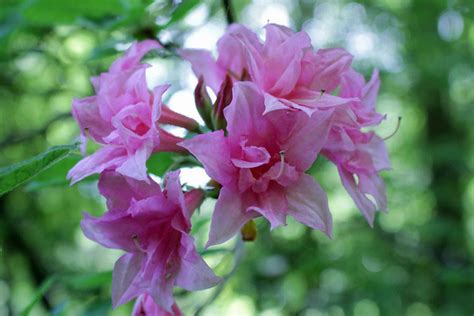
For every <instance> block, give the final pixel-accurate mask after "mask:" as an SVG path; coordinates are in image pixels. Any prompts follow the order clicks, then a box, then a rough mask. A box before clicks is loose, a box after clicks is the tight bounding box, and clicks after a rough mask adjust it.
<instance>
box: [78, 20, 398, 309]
mask: <svg viewBox="0 0 474 316" xmlns="http://www.w3.org/2000/svg"><path fill="white" fill-rule="evenodd" d="M265 30H266V37H265V41H261V40H260V39H259V38H258V36H257V35H256V34H255V33H254V32H252V31H250V30H249V29H247V28H246V27H244V26H242V25H239V24H233V25H231V26H230V27H229V28H228V30H227V32H226V33H225V34H224V35H223V36H222V38H221V39H220V40H219V41H218V43H217V51H218V57H217V59H214V58H213V56H212V55H211V53H210V52H209V51H207V50H195V49H182V50H179V55H180V56H181V57H182V58H183V59H186V60H187V61H189V62H191V65H192V68H193V71H194V73H195V74H196V76H197V77H198V84H197V86H196V89H195V91H194V96H195V106H196V108H197V110H198V112H199V114H200V115H201V117H202V119H203V121H204V122H205V125H206V126H203V127H200V126H199V125H198V123H197V122H196V121H194V120H192V119H190V118H188V117H186V116H184V115H181V114H178V113H175V112H173V111H171V110H170V109H169V108H168V107H167V106H166V105H164V104H163V101H162V100H163V94H164V93H165V91H167V89H168V88H169V86H168V85H166V84H164V85H159V86H156V87H154V88H153V89H152V91H150V90H149V89H148V86H147V82H146V77H145V71H146V69H147V67H150V66H149V65H147V64H144V63H141V60H142V58H143V57H144V55H145V54H146V53H147V52H149V51H150V50H153V49H162V47H161V45H159V44H158V43H157V42H156V41H153V40H146V41H143V42H138V43H134V44H133V45H132V46H131V47H130V48H129V49H128V50H127V52H126V53H125V55H124V56H123V57H120V58H119V59H117V60H116V61H115V62H114V63H113V64H112V66H111V67H110V69H109V70H108V72H106V73H102V74H101V75H100V76H98V77H95V78H92V83H93V86H94V89H95V93H96V94H95V95H94V96H91V97H86V98H83V99H76V100H74V101H73V115H74V118H75V119H76V121H77V122H78V124H79V127H80V129H81V135H82V137H83V138H86V137H87V138H91V139H92V140H94V141H95V142H96V143H98V144H99V145H100V148H99V149H98V150H97V151H96V152H95V153H93V154H92V155H90V156H87V157H85V158H84V159H83V160H81V161H80V162H79V163H78V164H77V165H76V166H75V167H74V168H73V169H71V170H70V172H69V178H70V179H71V180H72V182H77V181H79V180H81V179H83V178H84V177H87V176H88V175H91V174H93V173H100V174H101V175H100V180H99V184H98V186H99V191H100V193H101V194H102V195H103V196H104V197H105V198H106V200H107V208H108V210H107V212H106V213H105V214H103V215H102V216H100V217H97V218H96V217H92V216H90V215H88V214H85V219H84V220H83V221H82V223H81V227H82V229H83V232H84V234H85V235H86V236H87V237H88V238H89V239H92V240H94V241H96V242H97V243H99V244H101V245H103V246H105V247H108V248H114V249H121V250H123V251H124V252H125V254H124V255H123V256H121V257H120V259H118V261H117V262H116V264H115V267H114V272H113V284H112V302H113V306H114V307H116V306H119V305H121V304H124V303H126V302H128V301H130V300H132V299H134V298H137V301H136V303H135V307H134V310H133V315H136V316H138V315H155V316H156V315H166V316H172V315H174V316H179V315H182V312H181V310H180V309H179V308H178V306H177V304H176V302H175V299H174V297H173V288H174V287H175V286H178V287H181V288H183V289H186V290H189V291H195V290H201V289H206V288H209V287H212V286H214V285H216V284H217V283H219V282H220V281H221V278H219V277H217V276H216V275H215V274H214V272H213V271H212V270H211V268H210V267H209V266H208V265H207V264H206V262H205V261H204V260H203V259H202V258H201V256H200V255H199V254H198V252H197V251H196V248H195V245H194V239H193V237H192V236H191V234H190V229H191V217H192V216H193V214H194V210H195V209H196V208H198V207H199V205H200V204H201V203H202V202H203V200H204V199H205V198H216V197H217V202H216V204H215V208H214V210H213V212H212V219H211V224H210V232H209V238H208V241H207V246H208V247H209V246H212V245H216V244H220V243H223V242H225V241H227V240H229V239H231V238H232V237H234V236H236V235H238V234H239V232H241V233H242V238H243V239H244V240H253V239H255V229H256V228H255V227H256V226H255V223H254V222H253V221H252V220H253V219H254V218H257V217H263V218H264V219H266V220H268V222H269V223H270V226H271V228H272V229H273V228H276V227H279V226H282V225H286V221H287V217H288V216H291V217H293V218H294V219H295V220H296V221H298V222H300V223H302V224H304V225H306V226H308V227H310V228H312V229H316V230H321V231H322V232H324V233H325V234H327V235H328V236H332V229H333V227H332V216H331V213H330V210H329V206H328V198H327V196H326V193H325V191H324V190H323V187H324V183H322V185H320V184H319V183H318V182H317V181H316V180H315V178H314V177H313V175H311V174H309V173H308V170H309V169H310V168H311V167H312V166H313V165H314V163H315V161H316V159H317V157H318V156H319V155H324V156H325V157H326V158H327V159H328V163H333V164H334V165H335V166H336V167H337V170H338V172H339V176H340V178H341V181H342V184H343V186H344V188H345V189H346V190H347V192H348V193H349V194H350V196H351V197H352V199H353V200H354V202H355V204H356V206H357V207H358V208H359V209H360V210H361V212H362V214H363V215H364V216H365V218H366V219H367V221H368V222H369V223H370V225H373V222H374V218H375V212H376V211H379V210H381V211H384V210H386V207H387V198H386V195H385V186H384V182H383V180H382V178H381V176H380V172H381V171H382V170H386V169H389V168H390V162H389V159H388V154H387V150H386V148H385V143H384V139H383V138H381V137H379V136H377V134H376V133H375V131H374V130H367V129H368V128H373V127H374V126H376V125H378V124H380V123H381V122H382V121H383V120H384V119H385V116H384V115H381V114H380V113H378V112H377V111H376V109H375V106H376V101H377V94H378V90H379V87H380V81H379V76H378V71H374V72H373V74H372V77H371V79H370V80H369V81H368V82H366V81H365V79H364V77H363V76H362V75H361V74H359V73H358V72H356V71H355V70H354V69H353V68H352V67H351V62H352V56H351V55H350V54H349V53H348V52H346V51H345V50H344V49H340V48H335V49H318V50H314V49H313V47H312V45H311V41H310V39H309V36H308V34H306V33H305V32H297V33H295V32H293V31H292V30H290V29H289V28H287V27H284V26H280V25H275V24H269V25H267V26H266V27H265ZM207 87H210V88H211V89H212V90H214V92H215V94H216V95H217V98H216V100H215V102H214V104H212V102H211V98H210V97H209V95H208V93H207V90H206V89H207ZM189 106H192V105H189ZM162 124H171V125H175V126H180V127H184V128H185V129H187V130H188V133H187V135H186V137H185V138H181V137H177V136H175V135H173V134H171V133H169V132H166V131H165V130H164V129H163V126H162ZM161 151H172V152H178V153H180V154H182V155H183V156H185V155H187V156H190V155H193V156H194V157H195V158H196V159H197V161H196V159H188V158H189V157H185V159H184V160H183V161H186V159H188V161H191V162H192V163H193V165H195V164H200V165H202V167H203V168H204V169H205V171H206V173H207V175H208V176H209V177H211V178H212V181H211V182H209V183H208V185H206V186H205V187H204V188H203V189H195V188H188V186H187V185H186V184H185V185H184V186H183V187H182V186H181V183H180V181H179V171H172V172H168V173H167V174H166V175H165V176H164V179H165V180H164V185H162V186H160V184H158V183H157V182H155V181H154V180H152V175H151V174H149V172H148V171H147V167H146V164H147V161H148V159H149V158H150V156H151V155H152V154H153V153H155V152H161ZM181 158H183V157H181ZM181 158H180V159H181ZM172 159H173V158H172ZM178 160H179V159H176V161H174V160H173V161H174V163H173V164H171V165H164V166H163V167H164V168H163V169H167V170H173V169H179V167H182V166H183V165H180V164H176V162H177V161H178ZM179 161H181V160H179ZM316 167H317V165H316ZM311 170H313V168H312V169H311ZM163 173H164V172H163ZM159 175H160V176H162V175H163V174H159ZM153 179H156V178H153ZM320 180H322V179H320ZM162 187H163V188H164V189H163V190H162V189H161V188H162ZM183 190H184V192H183ZM195 216H199V214H198V215H195ZM247 224H248V225H247ZM206 251H207V250H206ZM224 279H227V277H224ZM181 306H182V307H183V306H184V305H181Z"/></svg>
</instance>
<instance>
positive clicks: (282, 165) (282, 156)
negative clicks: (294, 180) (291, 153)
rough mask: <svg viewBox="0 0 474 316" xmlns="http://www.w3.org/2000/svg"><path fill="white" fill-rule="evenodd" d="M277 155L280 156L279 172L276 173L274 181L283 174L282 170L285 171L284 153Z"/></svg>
mask: <svg viewBox="0 0 474 316" xmlns="http://www.w3.org/2000/svg"><path fill="white" fill-rule="evenodd" d="M278 154H279V155H280V171H279V172H278V174H277V176H276V177H275V179H278V178H279V177H280V176H281V175H282V174H283V170H284V169H285V151H283V150H282V151H280V152H279V153H278Z"/></svg>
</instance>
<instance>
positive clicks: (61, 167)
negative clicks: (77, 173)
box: [25, 154, 99, 192]
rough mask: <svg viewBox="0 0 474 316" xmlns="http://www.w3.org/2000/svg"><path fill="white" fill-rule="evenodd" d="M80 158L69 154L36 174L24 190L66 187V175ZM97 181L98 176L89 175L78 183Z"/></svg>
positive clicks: (67, 183) (77, 155)
mask: <svg viewBox="0 0 474 316" xmlns="http://www.w3.org/2000/svg"><path fill="white" fill-rule="evenodd" d="M82 158H83V157H82V156H81V155H79V154H69V155H68V156H67V157H65V158H64V159H62V160H61V161H59V162H58V163H56V164H55V165H53V166H51V167H50V168H48V169H46V170H44V171H43V172H41V173H40V174H38V175H37V176H36V177H35V178H34V179H33V180H32V181H30V182H29V183H28V184H27V185H26V187H25V189H26V190H27V191H30V192H31V191H37V190H39V189H43V188H47V187H52V186H68V185H69V184H70V182H69V180H68V179H67V174H68V172H69V170H70V169H71V168H72V167H73V166H75V165H76V163H78V162H79V160H81V159H82ZM98 179H99V176H98V175H91V176H88V177H86V178H84V179H82V180H81V181H80V183H84V182H91V181H97V180H98Z"/></svg>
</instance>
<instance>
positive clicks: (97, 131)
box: [68, 40, 197, 183]
mask: <svg viewBox="0 0 474 316" xmlns="http://www.w3.org/2000/svg"><path fill="white" fill-rule="evenodd" d="M160 47H161V46H160V45H159V44H158V43H157V42H156V41H151V40H148V41H143V42H140V43H135V44H133V45H132V47H130V49H129V50H128V51H127V53H126V54H125V56H123V57H122V58H119V59H117V60H116V61H115V62H114V63H113V64H112V66H111V67H110V69H109V71H108V72H106V73H102V74H101V75H100V76H98V77H94V78H92V83H93V85H94V88H95V91H96V95H95V96H92V97H86V98H83V99H76V100H74V101H73V116H74V118H75V119H76V121H77V122H78V124H79V126H80V128H81V133H82V135H83V136H84V137H90V138H92V139H93V140H94V141H95V142H97V143H99V144H101V145H102V146H101V148H100V149H99V150H97V151H96V152H95V153H94V154H92V155H91V156H88V157H86V158H84V159H83V160H81V161H80V162H79V163H78V164H77V165H76V166H75V167H74V168H73V169H71V171H70V172H69V175H68V176H69V178H71V179H72V182H73V183H74V182H77V181H79V180H81V179H82V178H84V177H86V176H88V175H91V174H93V173H100V172H102V171H103V170H116V171H117V172H119V173H121V174H123V175H126V176H129V177H132V178H135V179H138V180H145V181H146V180H147V173H146V161H147V159H148V158H149V157H150V155H151V153H152V152H155V151H180V150H181V149H180V148H179V147H177V146H176V143H177V142H179V141H180V140H181V139H180V138H179V137H176V136H174V135H172V134H170V133H168V132H166V131H165V130H163V129H161V128H160V127H159V126H158V125H157V124H158V122H160V118H161V119H162V120H161V122H162V123H171V124H175V125H179V126H183V127H188V128H189V127H191V128H192V127H193V125H194V124H197V123H196V122H194V121H193V120H192V119H189V118H186V117H184V116H183V115H180V114H178V113H174V112H172V111H171V110H170V109H169V108H167V107H166V106H164V105H163V104H162V95H163V93H164V92H165V91H166V90H167V89H168V85H162V86H157V87H155V88H154V89H153V92H150V91H149V90H148V87H147V83H146V77H145V71H146V68H147V67H149V66H148V65H147V64H140V63H139V62H140V60H141V58H142V57H143V56H144V55H145V54H146V53H147V52H148V51H150V50H152V49H158V48H160ZM163 119H164V122H163Z"/></svg>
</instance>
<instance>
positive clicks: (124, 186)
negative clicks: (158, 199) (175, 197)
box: [98, 171, 161, 210]
mask: <svg viewBox="0 0 474 316" xmlns="http://www.w3.org/2000/svg"><path fill="white" fill-rule="evenodd" d="M98 186H99V191H100V194H101V195H102V196H104V197H105V198H106V199H107V206H108V208H109V210H112V209H121V210H126V209H127V208H129V207H130V201H131V200H132V199H135V200H142V199H145V198H148V197H151V196H154V195H161V188H160V186H159V185H158V184H157V183H156V182H154V181H150V182H149V184H147V183H145V182H143V181H139V180H136V179H133V178H130V177H125V176H123V175H121V174H120V173H118V172H114V171H105V172H102V173H101V175H100V178H99V185H98Z"/></svg>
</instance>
